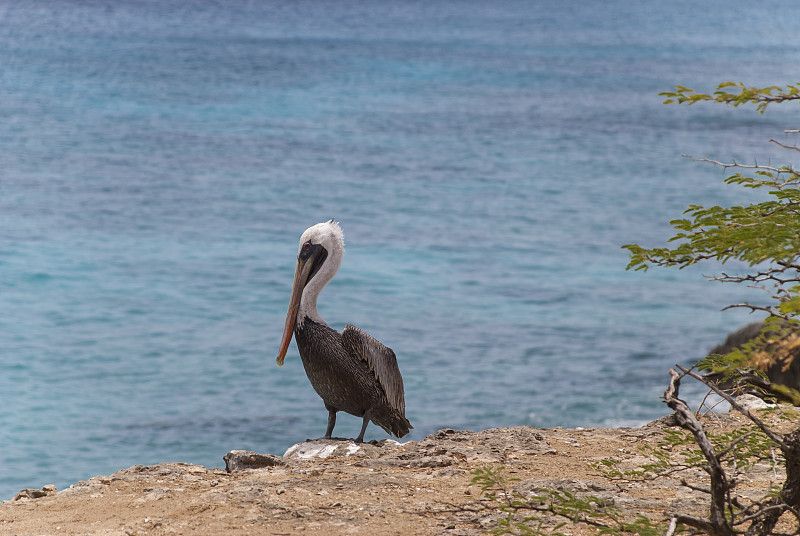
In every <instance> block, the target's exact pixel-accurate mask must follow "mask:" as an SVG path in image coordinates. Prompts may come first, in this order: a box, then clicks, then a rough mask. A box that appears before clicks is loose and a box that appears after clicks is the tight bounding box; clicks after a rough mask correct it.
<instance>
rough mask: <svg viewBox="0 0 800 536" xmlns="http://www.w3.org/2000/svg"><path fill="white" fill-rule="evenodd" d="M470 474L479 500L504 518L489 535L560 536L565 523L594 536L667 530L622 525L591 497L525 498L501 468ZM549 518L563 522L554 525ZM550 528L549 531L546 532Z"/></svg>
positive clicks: (554, 493) (542, 494)
mask: <svg viewBox="0 0 800 536" xmlns="http://www.w3.org/2000/svg"><path fill="white" fill-rule="evenodd" d="M472 474H473V475H474V476H473V478H472V484H474V485H478V486H480V488H481V496H482V497H483V498H484V499H486V500H487V501H489V502H490V503H491V506H493V507H494V508H496V509H498V510H500V511H501V512H503V513H504V514H505V517H502V518H500V519H499V520H498V522H497V523H498V527H497V528H495V529H492V530H490V531H489V533H490V534H512V535H518V536H564V534H563V533H562V532H558V531H559V529H561V528H562V527H564V526H565V525H566V524H567V522H570V523H572V524H579V525H587V526H590V527H593V528H595V529H596V530H597V531H598V534H610V535H613V536H622V535H625V534H639V535H641V536H656V535H658V536H661V535H663V534H664V533H665V531H667V530H668V524H667V523H654V522H653V521H651V520H650V519H649V518H647V517H645V516H642V515H639V516H637V517H636V519H635V520H633V521H626V520H625V519H624V518H623V516H622V514H621V513H620V511H619V510H618V509H617V508H616V507H614V506H613V504H609V503H608V501H605V500H603V499H601V498H598V497H595V496H593V495H585V496H578V495H576V494H574V493H570V492H569V491H566V490H558V489H549V488H541V489H539V490H538V492H537V493H538V494H535V495H531V496H530V497H525V496H523V495H522V494H521V493H518V492H514V491H512V490H511V489H510V485H509V483H510V482H512V481H513V480H514V479H509V478H506V477H505V476H504V474H503V468H502V467H500V468H497V469H492V468H489V467H483V468H479V469H476V470H475V471H473V472H472ZM553 517H555V518H562V519H564V520H565V521H561V522H557V523H555V524H554V523H553V521H552V520H551V519H552V518H553ZM550 526H552V528H548V527H550ZM676 529H677V527H675V526H673V527H672V528H671V530H672V531H673V533H674V531H675V530H676Z"/></svg>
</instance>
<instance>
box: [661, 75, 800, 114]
mask: <svg viewBox="0 0 800 536" xmlns="http://www.w3.org/2000/svg"><path fill="white" fill-rule="evenodd" d="M729 88H735V90H736V91H735V92H734V91H730V90H729ZM659 95H661V96H663V97H667V100H665V101H664V104H672V103H675V102H677V103H678V104H687V105H690V106H691V105H692V104H695V103H697V102H702V101H714V102H719V103H723V104H728V105H731V106H741V105H742V104H755V105H756V110H758V111H759V112H760V113H764V110H766V108H767V106H768V105H769V104H772V103H778V102H786V101H792V100H800V86H798V85H791V84H790V85H787V86H786V87H785V88H782V87H780V86H768V87H762V88H757V87H752V86H751V87H748V86H745V85H744V84H743V83H741V82H723V83H721V84H719V85H718V86H717V90H716V91H715V92H714V93H712V94H711V95H708V94H705V93H697V92H696V91H695V90H693V89H690V88H688V87H684V86H680V85H678V86H675V91H665V92H663V93H659Z"/></svg>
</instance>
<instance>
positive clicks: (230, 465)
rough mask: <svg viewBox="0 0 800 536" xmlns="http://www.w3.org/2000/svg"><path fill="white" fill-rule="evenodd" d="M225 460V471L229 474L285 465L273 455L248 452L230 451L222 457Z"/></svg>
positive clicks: (279, 458) (278, 457)
mask: <svg viewBox="0 0 800 536" xmlns="http://www.w3.org/2000/svg"><path fill="white" fill-rule="evenodd" d="M222 459H223V460H225V470H226V471H228V472H229V473H234V472H236V471H244V470H246V469H261V468H264V467H275V466H276V465H285V463H286V462H284V460H283V458H281V457H280V456H276V455H274V454H259V453H258V452H252V451H249V450H232V451H230V452H229V453H227V454H226V455H225V456H223V457H222Z"/></svg>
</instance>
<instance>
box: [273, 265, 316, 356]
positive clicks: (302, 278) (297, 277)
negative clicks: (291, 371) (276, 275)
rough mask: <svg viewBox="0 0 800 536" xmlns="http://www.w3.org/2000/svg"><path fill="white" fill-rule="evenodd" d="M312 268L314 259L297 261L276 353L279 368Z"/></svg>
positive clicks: (290, 340) (287, 346)
mask: <svg viewBox="0 0 800 536" xmlns="http://www.w3.org/2000/svg"><path fill="white" fill-rule="evenodd" d="M313 266H314V258H313V257H311V258H308V259H300V258H299V259H297V268H295V270H294V283H293V284H292V298H291V299H290V300H289V311H288V312H287V313H286V324H285V325H284V327H283V337H282V338H281V347H280V350H279V351H278V359H277V360H276V361H277V362H278V365H279V366H281V367H282V366H283V360H284V358H285V357H286V352H287V351H288V350H289V343H290V342H292V334H293V333H294V323H295V320H296V319H297V310H298V309H299V308H300V298H302V297H303V288H305V286H306V283H307V282H308V277H309V274H311V268H312V267H313Z"/></svg>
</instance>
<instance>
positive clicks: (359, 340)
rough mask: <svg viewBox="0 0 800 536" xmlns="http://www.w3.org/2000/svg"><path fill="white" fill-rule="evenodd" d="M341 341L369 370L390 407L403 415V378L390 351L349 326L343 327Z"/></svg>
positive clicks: (404, 409) (364, 333)
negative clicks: (384, 394)
mask: <svg viewBox="0 0 800 536" xmlns="http://www.w3.org/2000/svg"><path fill="white" fill-rule="evenodd" d="M342 340H343V342H344V347H345V349H346V350H347V352H348V353H349V354H350V355H352V356H354V357H358V358H360V359H362V360H363V361H364V362H365V363H366V364H367V366H368V367H369V368H370V370H371V371H372V373H373V374H374V375H375V378H376V379H377V380H378V383H380V385H381V387H382V388H383V391H384V392H385V393H386V398H387V399H388V400H389V403H390V404H391V405H392V407H394V408H395V409H397V410H398V411H400V414H401V415H404V414H405V411H406V402H405V398H404V397H403V377H402V376H401V375H400V369H399V368H398V367H397V358H396V357H395V355H394V352H393V351H392V349H391V348H387V347H386V346H384V345H383V344H381V343H380V341H378V340H377V339H375V338H374V337H372V336H371V335H370V334H369V333H367V332H366V331H362V330H361V329H359V328H357V327H355V326H353V325H351V324H348V325H347V326H345V328H344V331H343V332H342Z"/></svg>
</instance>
